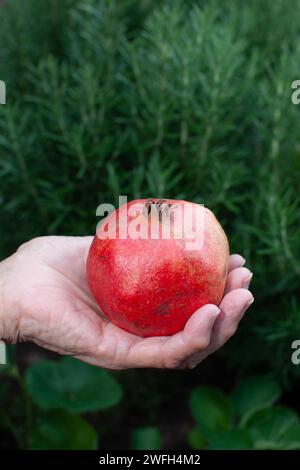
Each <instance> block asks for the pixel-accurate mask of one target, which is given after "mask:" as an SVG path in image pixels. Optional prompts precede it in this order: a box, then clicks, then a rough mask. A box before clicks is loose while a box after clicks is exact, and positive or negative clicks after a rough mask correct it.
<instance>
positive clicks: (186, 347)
mask: <svg viewBox="0 0 300 470" xmlns="http://www.w3.org/2000/svg"><path fill="white" fill-rule="evenodd" d="M91 241H92V237H63V236H49V237H40V238H36V239H33V240H31V241H30V242H27V243H25V244H24V245H22V246H21V247H20V248H19V249H18V251H17V252H16V253H15V254H13V255H12V256H11V257H10V258H7V259H6V260H4V261H2V262H1V263H0V338H2V339H4V340H7V341H12V342H16V341H18V340H20V341H33V342H34V343H36V344H38V345H40V346H42V347H44V348H46V349H49V350H52V351H56V352H58V353H59V354H67V355H73V356H75V357H77V358H78V359H81V360H82V361H85V362H88V363H90V364H94V365H97V366H99V367H105V368H110V369H127V368H139V367H155V368H185V367H188V368H193V367H195V366H196V365H197V364H198V363H199V362H201V361H202V360H203V359H205V358H206V357H207V356H208V355H209V354H211V353H213V352H214V351H216V350H217V349H219V348H220V347H221V346H223V344H224V343H225V342H226V341H227V340H228V339H229V338H230V337H231V336H232V335H233V334H234V333H235V331H236V329H237V327H238V324H239V321H240V320H241V318H242V317H243V315H244V313H245V311H246V310H247V308H248V307H249V305H251V303H252V302H253V296H252V294H251V293H250V292H249V290H248V286H249V283H250V281H251V277H252V274H251V273H250V271H249V270H248V269H247V268H244V267H243V264H244V259H243V258H242V257H241V256H240V255H232V256H231V257H230V267H229V274H228V278H227V284H226V288H225V295H224V298H223V300H222V302H221V304H220V305H219V308H218V307H217V306H215V305H210V304H209V305H205V306H203V307H202V308H200V309H199V310H198V311H197V312H195V313H194V314H193V315H192V316H191V318H190V319H189V320H188V322H187V324H186V326H185V328H184V330H183V331H181V332H179V333H177V334H175V335H173V336H168V337H152V338H140V337H138V336H135V335H133V334H131V333H127V332H126V331H124V330H122V329H120V328H118V327H117V326H115V325H114V324H113V323H111V322H110V321H109V320H108V319H107V318H106V317H105V316H104V315H103V314H102V312H101V310H100V308H99V306H98V305H97V304H96V302H95V301H94V299H93V298H92V296H91V293H90V290H89V287H88V285H87V281H86V275H85V263H86V258H87V254H88V250H89V246H90V244H91Z"/></svg>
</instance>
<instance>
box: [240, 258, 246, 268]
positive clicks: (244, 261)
mask: <svg viewBox="0 0 300 470" xmlns="http://www.w3.org/2000/svg"><path fill="white" fill-rule="evenodd" d="M241 258H242V260H243V264H242V266H244V264H245V263H246V260H245V258H244V257H243V256H241Z"/></svg>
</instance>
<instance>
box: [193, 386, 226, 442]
mask: <svg viewBox="0 0 300 470" xmlns="http://www.w3.org/2000/svg"><path fill="white" fill-rule="evenodd" d="M190 408H191V412H192V415H193V417H194V418H195V420H196V423H197V425H198V427H199V428H200V429H201V431H202V432H203V434H204V435H205V436H206V437H208V438H209V436H211V435H212V434H214V433H215V432H221V431H225V430H227V429H229V428H230V426H231V421H232V409H231V404H230V402H229V400H228V399H227V397H226V396H225V395H224V394H223V393H222V392H221V391H220V390H218V389H216V388H214V387H199V388H197V389H195V390H194V391H193V392H192V394H191V399H190Z"/></svg>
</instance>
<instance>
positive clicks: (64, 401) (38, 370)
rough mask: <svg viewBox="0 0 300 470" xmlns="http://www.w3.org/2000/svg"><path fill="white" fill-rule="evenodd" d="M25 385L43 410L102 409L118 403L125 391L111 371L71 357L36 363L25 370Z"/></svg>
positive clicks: (74, 410)
mask: <svg viewBox="0 0 300 470" xmlns="http://www.w3.org/2000/svg"><path fill="white" fill-rule="evenodd" d="M26 385H27V389H28V392H29V394H30V395H31V396H32V399H33V401H34V403H35V404H36V405H38V406H39V407H40V408H42V409H44V410H52V409H58V408H59V409H64V410H66V411H70V412H75V413H85V412H87V411H96V410H102V409H105V408H109V407H111V406H113V405H116V404H117V403H118V402H119V401H120V399H121V395H122V390H121V388H120V386H119V384H118V383H117V382H116V380H115V379H114V378H113V377H112V376H111V374H109V373H108V372H106V371H105V370H102V369H98V368H97V367H93V366H90V365H88V364H84V363H83V362H80V361H78V360H75V359H72V358H70V357H66V358H64V359H62V360H61V361H59V362H54V361H41V362H38V363H36V364H33V365H32V366H31V367H29V368H28V369H27V371H26Z"/></svg>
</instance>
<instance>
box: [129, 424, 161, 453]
mask: <svg viewBox="0 0 300 470" xmlns="http://www.w3.org/2000/svg"><path fill="white" fill-rule="evenodd" d="M161 447H162V435H161V432H160V430H159V429H158V428H157V427H155V426H149V427H144V428H137V429H135V431H133V433H132V448H133V449H134V450H159V449H161Z"/></svg>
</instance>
